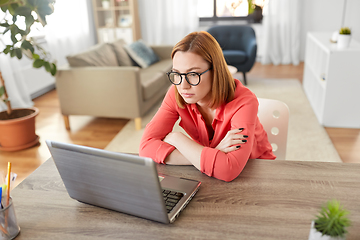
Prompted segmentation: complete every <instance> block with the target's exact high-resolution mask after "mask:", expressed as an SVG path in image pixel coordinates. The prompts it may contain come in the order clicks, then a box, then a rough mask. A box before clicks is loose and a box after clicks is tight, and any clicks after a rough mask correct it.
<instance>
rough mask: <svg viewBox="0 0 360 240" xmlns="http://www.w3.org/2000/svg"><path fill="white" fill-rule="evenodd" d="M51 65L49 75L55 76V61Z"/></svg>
mask: <svg viewBox="0 0 360 240" xmlns="http://www.w3.org/2000/svg"><path fill="white" fill-rule="evenodd" d="M51 66H52V67H51V75H52V76H55V74H56V72H57V69H56V65H55V63H52V64H51Z"/></svg>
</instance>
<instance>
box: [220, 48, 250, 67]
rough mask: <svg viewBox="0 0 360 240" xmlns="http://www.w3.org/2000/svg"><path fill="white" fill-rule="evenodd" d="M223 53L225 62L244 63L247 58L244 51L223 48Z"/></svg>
mask: <svg viewBox="0 0 360 240" xmlns="http://www.w3.org/2000/svg"><path fill="white" fill-rule="evenodd" d="M223 54H224V57H225V60H226V62H227V63H232V64H236V65H237V64H241V63H244V62H246V60H247V59H248V56H247V55H246V53H245V52H244V51H240V50H223Z"/></svg>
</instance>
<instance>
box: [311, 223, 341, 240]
mask: <svg viewBox="0 0 360 240" xmlns="http://www.w3.org/2000/svg"><path fill="white" fill-rule="evenodd" d="M314 224H315V223H314V221H312V222H311V228H310V233H309V239H308V240H345V237H331V236H328V235H322V233H321V232H319V231H318V230H316V228H315V227H314Z"/></svg>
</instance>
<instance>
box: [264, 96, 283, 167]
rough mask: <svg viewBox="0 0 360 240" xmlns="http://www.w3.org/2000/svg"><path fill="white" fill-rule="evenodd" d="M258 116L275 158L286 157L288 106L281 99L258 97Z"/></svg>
mask: <svg viewBox="0 0 360 240" xmlns="http://www.w3.org/2000/svg"><path fill="white" fill-rule="evenodd" d="M258 100H259V110H258V117H259V119H260V122H261V124H262V125H263V127H264V129H265V131H266V133H267V135H268V139H269V142H270V143H271V146H272V148H273V152H274V154H275V155H276V159H281V160H285V159H286V144H287V135H288V125H289V108H288V106H287V105H286V104H285V103H284V102H281V101H278V100H274V99H265V98H258Z"/></svg>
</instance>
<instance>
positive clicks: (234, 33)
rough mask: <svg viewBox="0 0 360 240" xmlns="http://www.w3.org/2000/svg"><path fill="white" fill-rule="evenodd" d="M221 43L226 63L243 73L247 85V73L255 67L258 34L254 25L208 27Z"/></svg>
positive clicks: (209, 31)
mask: <svg viewBox="0 0 360 240" xmlns="http://www.w3.org/2000/svg"><path fill="white" fill-rule="evenodd" d="M208 33H210V34H211V35H212V36H213V37H214V38H215V39H216V40H217V41H218V43H219V44H220V47H221V48H222V50H223V53H224V57H225V60H226V63H227V64H228V65H232V66H234V67H236V68H237V69H238V71H239V72H242V73H243V76H244V84H245V85H246V84H247V83H246V75H245V74H246V73H247V72H249V71H250V69H251V68H252V67H253V65H254V63H255V59H256V51H257V44H256V36H255V31H254V29H253V28H252V27H250V26H247V25H218V26H213V27H211V28H209V29H208Z"/></svg>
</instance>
